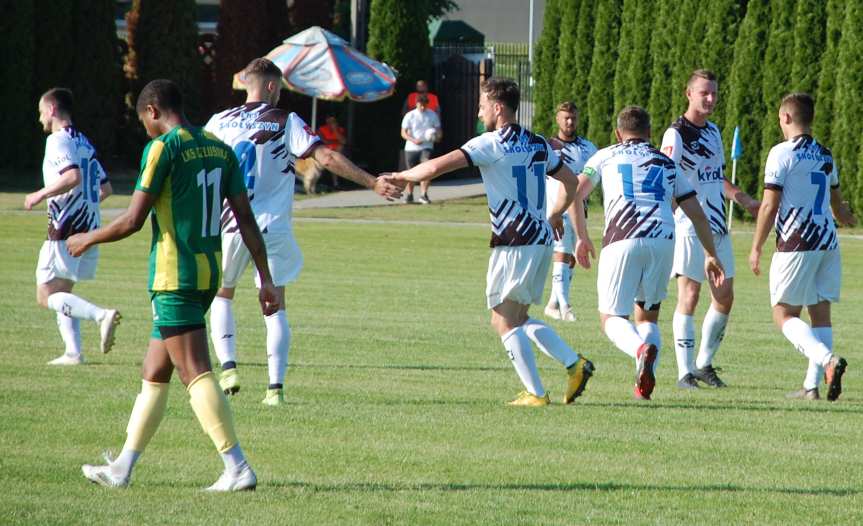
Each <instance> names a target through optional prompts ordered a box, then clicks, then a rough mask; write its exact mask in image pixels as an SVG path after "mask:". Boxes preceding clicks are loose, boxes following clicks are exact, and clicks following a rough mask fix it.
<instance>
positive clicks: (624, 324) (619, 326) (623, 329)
mask: <svg viewBox="0 0 863 526" xmlns="http://www.w3.org/2000/svg"><path fill="white" fill-rule="evenodd" d="M605 335H606V336H608V339H609V340H611V343H613V344H614V345H615V346H617V348H618V349H620V350H621V351H623V352H625V353H626V354H628V355H630V356H632V358H633V359H635V355H636V353H637V352H638V348H639V347H641V346H642V345H643V344H644V340H642V339H641V336H639V335H638V331H636V330H635V326H634V325H632V322H631V321H629V320H627V319H626V318H621V317H620V316H610V317H609V318H608V319H607V320H605Z"/></svg>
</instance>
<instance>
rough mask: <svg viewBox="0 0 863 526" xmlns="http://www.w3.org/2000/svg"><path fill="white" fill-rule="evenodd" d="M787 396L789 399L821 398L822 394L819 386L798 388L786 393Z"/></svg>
mask: <svg viewBox="0 0 863 526" xmlns="http://www.w3.org/2000/svg"><path fill="white" fill-rule="evenodd" d="M785 398H787V399H789V400H820V399H821V395H820V394H818V388H817V387H816V388H815V389H806V388H805V387H803V388H801V389H798V390H796V391H791V392H790V393H788V394H786V395H785Z"/></svg>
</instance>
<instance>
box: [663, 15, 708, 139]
mask: <svg viewBox="0 0 863 526" xmlns="http://www.w3.org/2000/svg"><path fill="white" fill-rule="evenodd" d="M701 6H702V2H700V1H698V0H683V1H682V2H680V3H678V7H677V9H678V15H677V16H678V23H677V27H676V28H675V30H676V35H675V44H674V52H673V53H672V56H673V57H674V62H673V64H672V70H671V93H670V96H671V101H670V102H669V110H670V112H669V114H668V120H667V121H666V122H654V126H660V125H661V126H662V130H663V131H664V130H665V128H667V127H668V125H670V124H671V121H673V120H674V119H675V118H676V117H677V116H678V115H680V114H682V113H683V112H684V111H686V107H687V104H688V101H687V99H686V81H687V80H688V79H689V76H690V75H691V74H692V71H693V70H695V69H697V68H699V67H701V64H700V62H701V60H700V58H701V57H700V51H701V49H700V46H699V43H700V42H699V39H700V38H701V37H698V36H696V35H704V34H705V33H706V32H707V27H706V23H705V22H706V21H707V16H706V14H707V9H701Z"/></svg>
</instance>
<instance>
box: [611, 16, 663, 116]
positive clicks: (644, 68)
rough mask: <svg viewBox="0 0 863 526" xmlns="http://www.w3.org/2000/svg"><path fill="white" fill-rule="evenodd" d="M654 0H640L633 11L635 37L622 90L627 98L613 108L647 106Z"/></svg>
mask: <svg viewBox="0 0 863 526" xmlns="http://www.w3.org/2000/svg"><path fill="white" fill-rule="evenodd" d="M655 8H656V1H655V0H640V1H639V2H638V8H637V9H636V12H635V28H634V29H635V38H634V39H633V42H632V51H631V52H630V54H631V55H632V56H631V57H630V59H629V68H628V71H627V73H626V87H625V88H624V92H625V93H626V94H627V98H626V99H625V100H622V101H620V102H615V110H620V109H622V108H623V107H624V106H626V105H630V104H637V105H639V106H642V107H645V108H646V107H647V103H648V102H649V101H650V84H651V80H652V79H651V70H652V62H653V57H652V56H651V53H650V44H651V42H652V40H653V34H654V31H653V20H654V17H655V16H656V13H654V9H655Z"/></svg>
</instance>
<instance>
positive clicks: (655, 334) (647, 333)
mask: <svg viewBox="0 0 863 526" xmlns="http://www.w3.org/2000/svg"><path fill="white" fill-rule="evenodd" d="M635 330H636V331H637V332H638V335H639V336H641V339H642V340H644V343H649V344H651V345H655V346H656V360H654V361H653V372H654V373H655V372H656V368H657V367H659V357H660V355H661V354H662V352H661V351H662V334H661V333H660V332H659V325H657V324H655V323H652V322H649V321H645V322H642V323H639V324H638V325H636V326H635Z"/></svg>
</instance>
